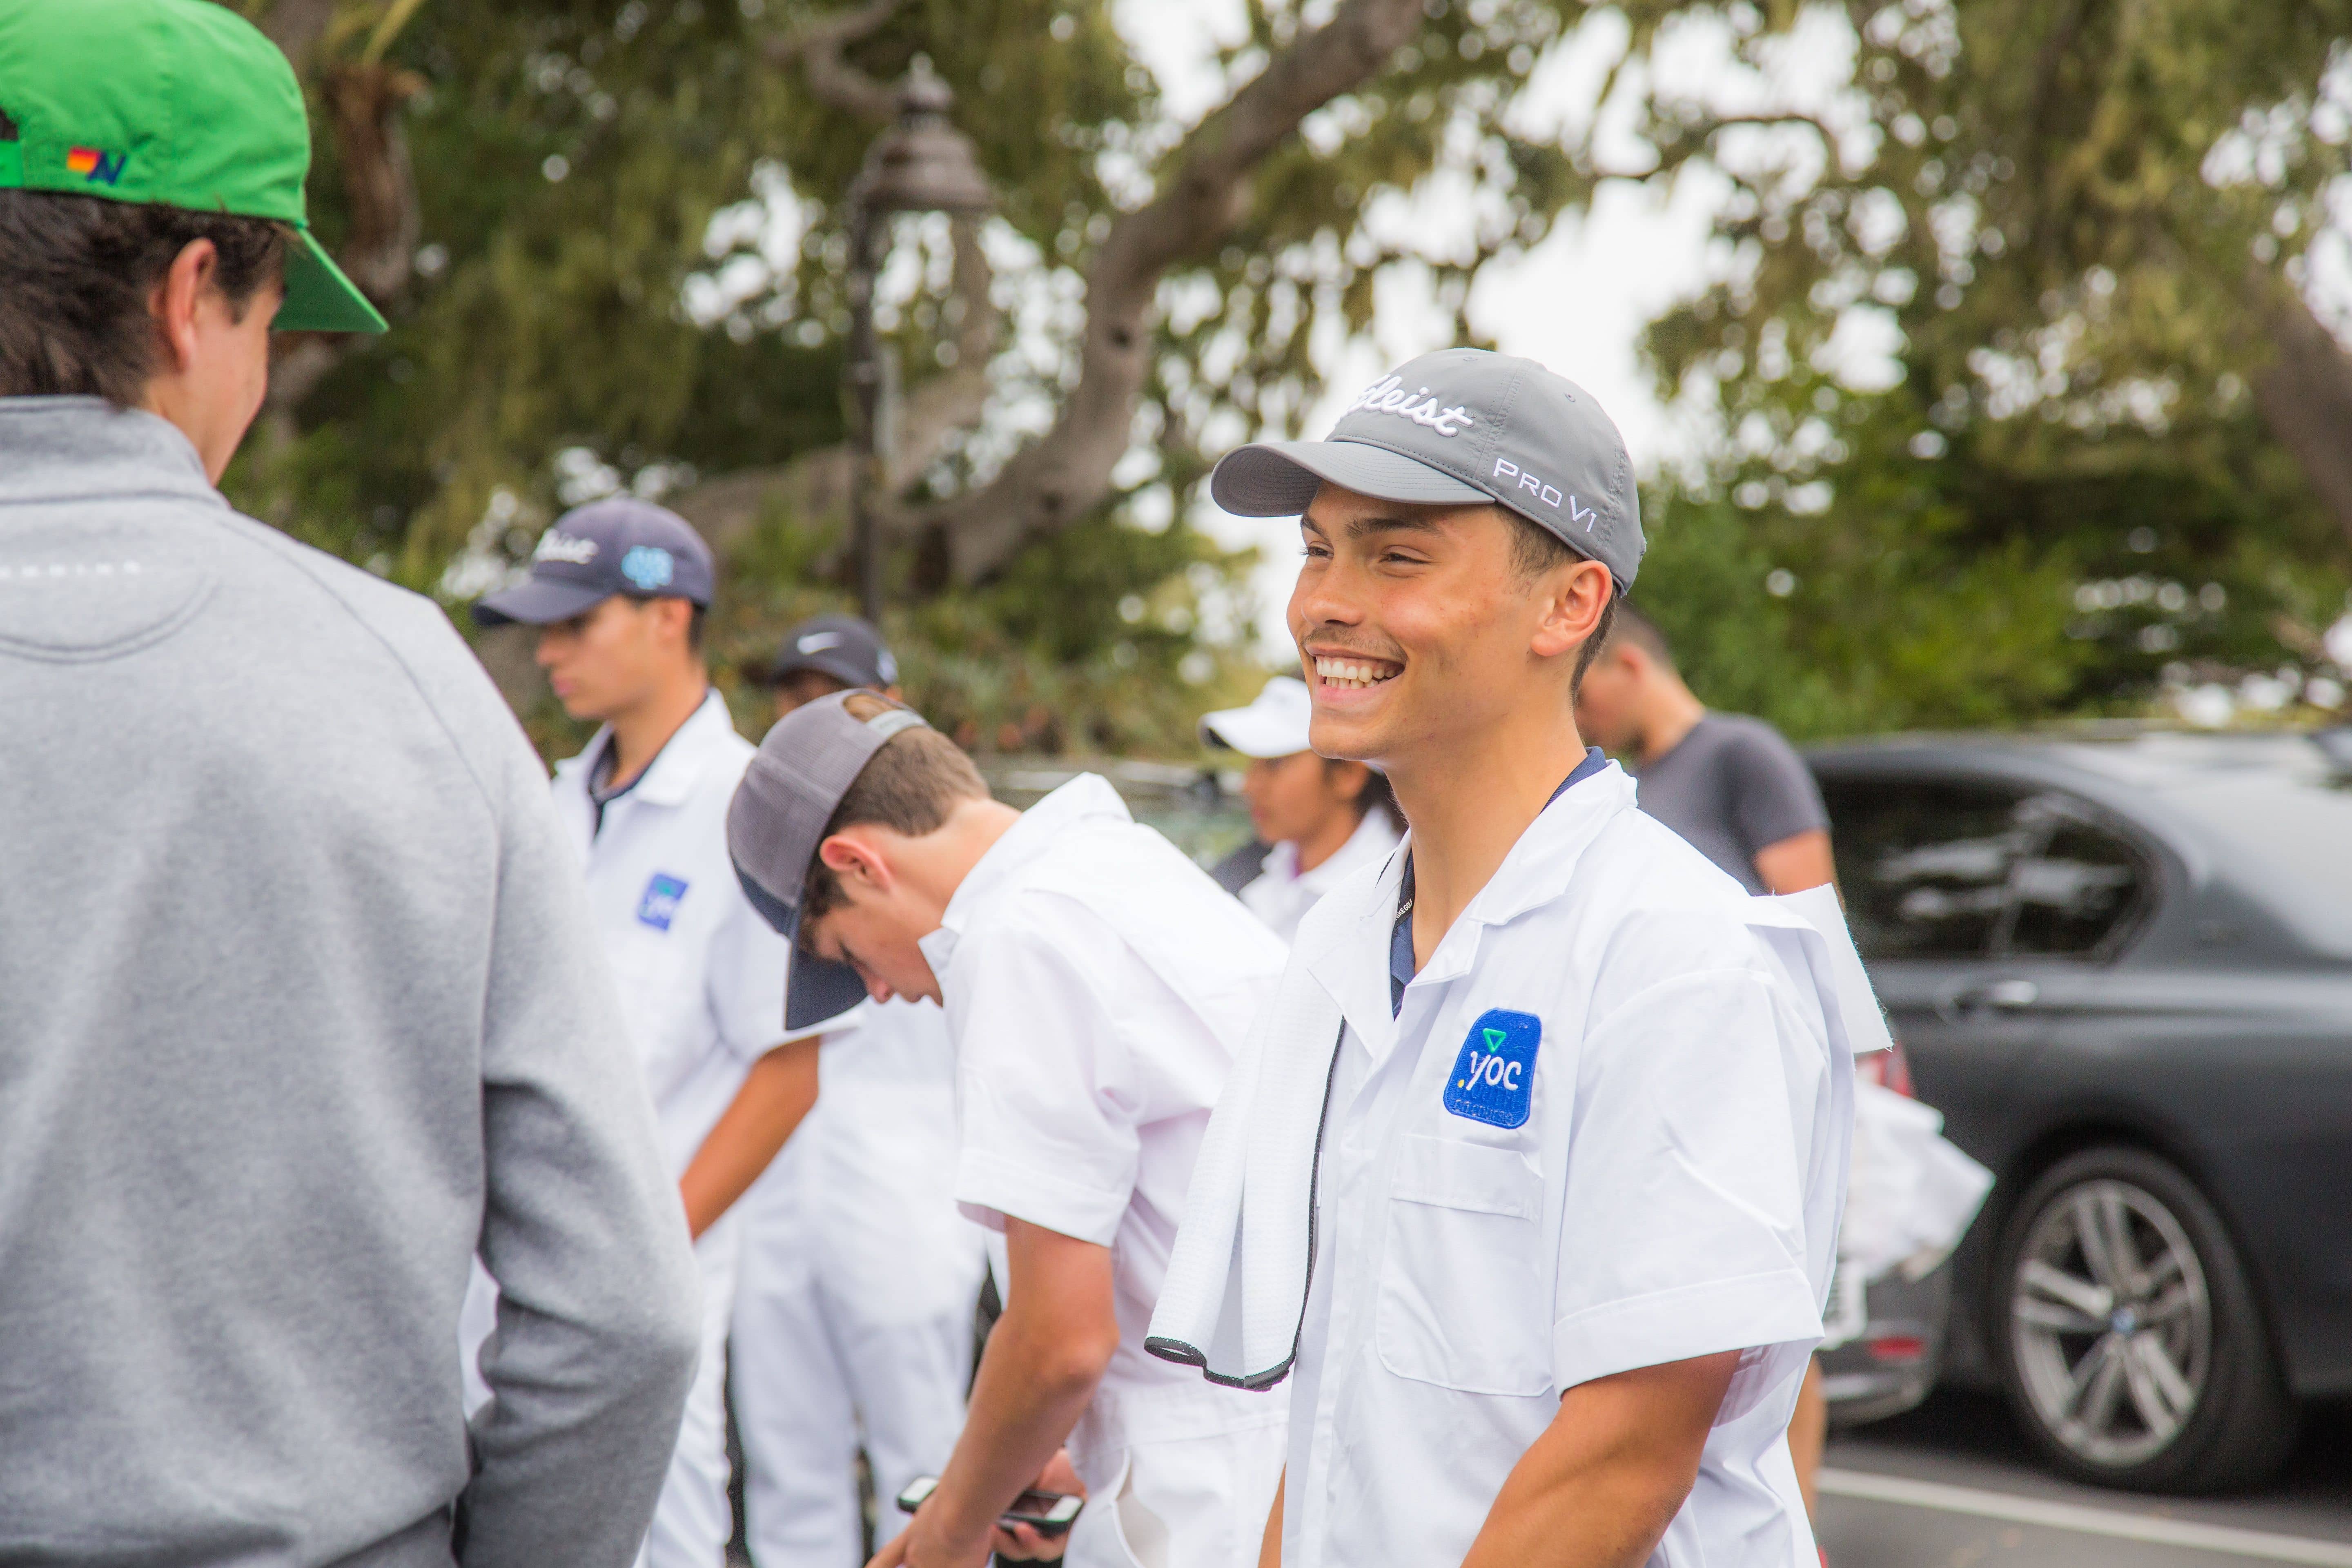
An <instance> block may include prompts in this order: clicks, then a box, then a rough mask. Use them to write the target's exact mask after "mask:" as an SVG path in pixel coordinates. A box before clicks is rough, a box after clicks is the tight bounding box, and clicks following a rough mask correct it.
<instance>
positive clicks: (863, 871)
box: [728, 691, 1284, 1568]
mask: <svg viewBox="0 0 2352 1568" xmlns="http://www.w3.org/2000/svg"><path fill="white" fill-rule="evenodd" d="M728 841H729V846H730V849H731V850H732V852H733V854H734V857H735V865H736V868H737V871H738V873H739V874H740V876H741V877H742V879H743V880H744V884H745V886H746V888H747V889H749V890H750V891H751V895H752V898H753V900H754V902H755V903H757V904H758V905H759V906H760V909H761V912H762V913H763V914H765V915H766V916H767V917H768V919H769V920H770V921H771V922H772V923H773V924H774V925H775V926H776V929H777V930H779V931H783V932H785V933H786V934H787V935H793V934H795V933H796V934H797V941H798V943H799V947H798V951H797V952H796V954H795V957H794V961H793V975H792V991H791V994H790V997H789V999H788V1002H787V1005H786V1013H785V1016H786V1019H787V1021H788V1022H797V1021H798V1020H800V1019H802V1018H803V1017H806V1018H814V1017H820V1016H824V1015H825V1014H827V1013H829V1012H836V1011H838V1010H839V1009H840V1007H841V1006H843V1005H845V1002H849V1001H855V1000H856V999H858V998H859V997H861V996H865V995H869V994H870V995H871V996H872V998H873V999H874V1000H875V1001H877V1002H883V1001H887V1000H888V999H889V998H891V997H892V996H900V997H906V998H909V999H914V998H921V997H929V998H930V999H931V1000H933V1001H937V1002H940V1003H941V1005H943V1006H944V1007H945V1008H946V1010H947V1018H948V1033H949V1037H950V1040H952V1042H953V1043H954V1047H955V1052H956V1058H957V1063H956V1065H957V1074H958V1079H957V1082H958V1089H957V1096H956V1117H957V1121H958V1131H959V1133H960V1147H959V1149H958V1151H957V1155H956V1178H955V1195H956V1199H957V1201H958V1202H959V1203H960V1204H961V1205H962V1207H963V1210H964V1212H965V1214H967V1215H970V1216H971V1218H973V1219H975V1220H977V1221H979V1222H980V1223H981V1224H982V1225H983V1226H987V1227H988V1228H989V1229H991V1230H992V1231H994V1232H996V1233H997V1234H998V1236H1000V1237H1002V1240H1001V1242H1000V1243H998V1244H997V1245H996V1247H994V1248H992V1250H993V1251H994V1253H995V1257H994V1262H995V1264H996V1267H997V1268H998V1280H999V1283H1000V1284H1001V1285H1002V1286H1003V1297H1004V1314H1003V1317H1001V1318H1000V1319H998V1320H997V1323H996V1326H995V1328H994V1330H993V1331H991V1333H990V1335H989V1340H988V1348H987V1350H986V1351H985V1352H983V1353H982V1357H981V1363H980V1373H979V1376H978V1378H977V1379H976V1380H975V1381H974V1383H973V1384H972V1390H971V1408H970V1412H969V1414H968V1415H967V1416H966V1418H965V1423H964V1429H963V1435H962V1436H961V1438H960V1439H959V1440H958V1441H957V1443H956V1447H955V1452H954V1454H953V1455H952V1456H951V1457H950V1458H949V1460H948V1463H947V1466H946V1468H944V1469H943V1470H942V1471H941V1472H940V1478H939V1487H938V1489H936V1490H935V1491H933V1492H932V1493H931V1494H930V1496H929V1500H926V1501H925V1502H924V1503H923V1504H922V1506H921V1507H920V1509H919V1510H918V1511H917V1512H916V1514H915V1517H914V1520H913V1521H912V1522H911V1523H910V1524H909V1525H908V1528H907V1530H906V1531H904V1533H902V1534H901V1535H899V1536H898V1539H897V1540H895V1541H893V1542H890V1543H889V1544H887V1546H885V1547H884V1548H883V1550H882V1552H880V1554H879V1555H878V1556H877V1558H876V1559H875V1563H876V1564H877V1568H896V1565H897V1564H899V1563H908V1564H913V1565H915V1568H979V1565H980V1564H982V1563H985V1562H986V1561H987V1558H988V1553H989V1550H990V1547H991V1544H992V1542H993V1544H994V1545H995V1546H996V1548H997V1549H998V1550H999V1551H1002V1552H1007V1553H1008V1554H1010V1555H1014V1556H1022V1557H1028V1556H1039V1555H1059V1554H1060V1553H1059V1552H1058V1550H1057V1549H1056V1547H1055V1545H1054V1543H1050V1542H1043V1541H1041V1540H1040V1539H1039V1538H1038V1536H1037V1535H1036V1534H1035V1533H1034V1531H1031V1530H1030V1528H1029V1527H1028V1526H1026V1525H1023V1526H1020V1527H1019V1528H1018V1529H1017V1530H1015V1531H1011V1532H1007V1531H1003V1530H1000V1529H998V1528H997V1527H996V1521H997V1519H998V1517H999V1516H1000V1514H1002V1513H1003V1510H1004V1509H1005V1508H1006V1506H1007V1505H1008V1504H1010V1503H1011V1502H1012V1501H1013V1500H1014V1498H1015V1497H1016V1496H1018V1495H1019V1493H1020V1492H1021V1491H1022V1489H1024V1488H1025V1487H1029V1486H1031V1485H1033V1484H1037V1483H1038V1482H1039V1480H1040V1478H1041V1476H1043V1475H1044V1474H1045V1470H1046V1468H1047V1467H1048V1465H1049V1464H1050V1463H1052V1462H1054V1461H1055V1454H1056V1450H1057V1449H1059V1448H1061V1447H1064V1446H1065V1444H1066V1446H1067V1448H1068V1456H1069V1463H1070V1465H1071V1466H1073V1467H1075V1468H1076V1476H1077V1479H1079V1480H1081V1481H1083V1483H1084V1485H1085V1488H1086V1492H1087V1500H1086V1504H1085V1510H1084V1511H1083V1512H1082V1513H1081V1514H1080V1515H1079V1517H1078V1520H1077V1522H1076V1527H1075V1528H1074V1529H1073V1530H1072V1531H1071V1532H1070V1535H1069V1537H1068V1540H1067V1542H1066V1544H1067V1548H1068V1550H1067V1559H1068V1561H1069V1562H1070V1563H1073V1564H1076V1565H1077V1568H1134V1564H1136V1563H1144V1564H1147V1565H1148V1568H1244V1565H1246V1564H1247V1563H1251V1562H1253V1561H1255V1558H1256V1554H1257V1545H1258V1541H1259V1539H1260V1536H1261V1534H1262V1532H1263V1528H1264V1525H1265V1518H1266V1510H1267V1509H1268V1507H1269V1505H1270V1504H1271V1502H1272V1500H1273V1495H1274V1485H1275V1476H1276V1471H1277V1470H1278V1469H1279V1468H1280V1467H1281V1463H1282V1445H1283V1429H1282V1422H1283V1414H1284V1413H1283V1409H1282V1406H1281V1405H1280V1404H1279V1403H1278V1402H1276V1401H1272V1400H1267V1399H1262V1398H1258V1397H1255V1396H1254V1395H1251V1394H1243V1393H1237V1392H1235V1391H1233V1390H1228V1389H1214V1388H1204V1387H1202V1385H1201V1384H1200V1382H1199V1380H1198V1379H1196V1378H1193V1377H1192V1376H1191V1375H1190V1374H1189V1373H1184V1372H1182V1371H1181V1370H1180V1369H1178V1368H1175V1367H1171V1366H1168V1365H1165V1364H1163V1363H1160V1362H1157V1361H1154V1360H1153V1359H1152V1358H1151V1357H1150V1355H1149V1354H1147V1353H1146V1352H1145V1350H1144V1345H1143V1334H1144V1329H1145V1327H1146V1325H1147V1323H1148V1322H1149V1321H1150V1315H1151V1304H1152V1301H1153V1300H1154V1299H1155V1298H1157V1296H1158V1295H1159V1292H1160V1277H1161V1271H1162V1269H1163V1268H1165V1266H1166V1263H1167V1258H1168V1249H1169V1247H1170V1246H1171V1243H1172V1242H1173V1240H1174V1238H1175V1222H1176V1215H1177V1211H1178V1210H1179V1209H1180V1208H1181V1206H1182V1205H1183V1202H1184V1193H1185V1190H1186V1187H1187V1185H1188V1184H1189V1183H1190V1182H1191V1179H1192V1161H1193V1155H1194V1153H1195V1152H1196V1151H1197V1150H1198V1148H1199V1147H1200V1142H1201V1134H1202V1131H1203V1129H1204V1128H1205V1127H1206V1126H1207V1124H1208V1120H1209V1112H1210V1109H1211V1108H1212V1107H1213V1105H1215V1103H1216V1101H1217V1096H1218V1093H1219V1091H1220V1090H1221V1089H1223V1086H1224V1081H1225V1076H1226V1073H1227V1070H1228V1069H1229V1068H1230V1067H1231V1065H1232V1061H1233V1057H1234V1052H1235V1051H1236V1050H1237V1049H1238V1048H1239V1047H1240V1045H1241V1042H1242V1038H1243V1037H1244V1034H1245V1033H1246V1032H1247V1029H1248V1027H1249V1023H1250V1020H1251V1018H1252V1017H1253V1016H1255V1014H1256V1012H1257V1010H1258V1007H1259V1005H1260V1004H1261V1003H1263V1002H1264V1001H1265V998H1266V996H1267V994H1269V993H1270V992H1271V990H1272V988H1273V984H1274V980H1275V977H1276V974H1278V973H1280V971H1281V968H1282V959H1283V951H1284V950H1283V945H1282V942H1281V941H1280V940H1279V939H1278V938H1276V936H1275V935H1274V934H1273V933H1272V932H1270V931H1267V930H1266V929H1265V927H1264V926H1263V925H1261V924H1259V923H1258V921H1256V920H1255V919H1254V918H1253V917H1252V916H1251V915H1250V913H1249V911H1247V910H1244V909H1243V908H1242V907H1241V905H1239V904H1238V903H1235V902H1234V900H1233V899H1232V898H1230V897H1229V896H1227V895H1226V893H1225V892H1224V891H1223V889H1220V888H1219V887H1217V885H1216V884H1215V883H1213V882H1212V881H1211V880H1210V879H1209V878H1208V877H1207V875H1206V874H1205V873H1203V872H1202V870H1201V869H1200V868H1197V867H1195V866H1194V865H1193V864H1192V862H1191V861H1189V860H1187V859H1186V858H1184V856H1183V854H1182V853H1181V851H1179V850H1178V849H1177V848H1176V847H1175V846H1173V845H1171V844H1170V843H1169V842H1168V841H1167V840H1166V839H1165V838H1162V837H1160V835H1159V834H1157V833H1154V832H1152V831H1151V830H1150V828H1147V827H1143V826H1139V825H1138V824H1137V823H1136V822H1135V821H1134V820H1133V819H1132V818H1131V817H1129V815H1128V812H1127V808H1126V806H1125V805H1123V804H1122V803H1121V802H1120V800H1119V797H1118V795H1116V794H1115V793H1113V791H1112V790H1111V787H1110V785H1109V784H1107V783H1105V782H1104V781H1103V780H1102V779H1101V778H1099V777H1097V776H1096V775H1095V774H1092V773H1085V774H1081V775H1080V776H1078V777H1077V778H1076V779H1073V780H1071V781H1070V782H1069V783H1067V784H1064V785H1062V786H1061V787H1060V788H1059V789H1056V790H1055V791H1054V792H1053V793H1052V794H1050V795H1046V796H1045V798H1044V799H1043V800H1041V801H1039V802H1038V803H1037V804H1036V805H1033V806H1031V807H1030V808H1029V809H1028V810H1027V811H1026V812H1016V811H1014V810H1013V808H1012V807H1011V806H1009V805H1004V804H1003V803H1002V802H999V801H996V800H993V799H991V798H990V796H989V793H988V786H987V785H986V784H984V783H982V780H981V777H980V774H979V773H978V771H977V770H976V769H974V768H973V766H972V763H971V759H970V758H969V757H967V756H965V755H964V754H963V752H961V750H959V749H958V748H957V747H956V745H955V743H954V742H951V741H950V740H949V739H948V738H947V737H946V736H944V735H941V734H940V733H939V732H938V731H935V730H933V729H931V728H930V727H929V725H927V724H925V723H924V722H923V721H922V719H921V718H920V717H919V715H917V714H916V713H915V712H914V711H913V710H910V709H908V708H906V707H904V706H902V705H900V704H898V703H896V702H893V701H891V700H889V699H887V698H886V697H883V696H881V695H879V694H877V693H874V692H866V691H851V692H845V693H842V694H840V695H837V696H832V697H825V698H821V699H819V700H816V701H814V702H811V703H807V704H805V705H804V706H803V707H800V708H798V709H795V710H793V711H792V712H790V713H788V714H786V715H785V716H784V717H783V718H782V720H781V721H778V723H777V724H776V727H775V728H774V729H772V730H771V731H769V732H768V737H767V739H766V740H765V741H763V742H761V745H760V752H759V755H758V756H757V757H755V758H753V759H752V762H751V767H750V769H749V770H747V771H746V773H745V774H744V777H743V784H742V787H741V788H740V790H739V791H737V793H736V796H735V805H734V806H733V808H732V809H731V810H730V813H729V816H728ZM1047 1484H1050V1483H1047Z"/></svg>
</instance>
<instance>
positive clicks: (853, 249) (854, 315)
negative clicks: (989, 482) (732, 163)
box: [845, 56, 992, 622]
mask: <svg viewBox="0 0 2352 1568" xmlns="http://www.w3.org/2000/svg"><path fill="white" fill-rule="evenodd" d="M954 105H955V94H954V92H953V91H952V90H951V89H950V88H949V87H948V84H947V83H945V82H943V81H941V80H940V79H939V78H938V77H937V76H935V75H933V74H932V72H931V67H930V62H929V60H926V59H924V58H922V57H921V56H917V57H916V58H915V66H914V69H912V70H911V71H909V72H908V74H907V79H906V80H905V81H904V82H903V83H901V84H900V85H899V88H898V123H897V124H895V125H893V126H891V127H890V129H888V130H887V131H885V132H883V133H882V134H881V135H879V136H877V137H876V138H875V140H874V145H873V146H872V147H870V148H868V149H867V150H866V166H865V167H864V168H863V169H862V170H860V171H859V172H858V175H857V178H856V181H855V182H853V183H852V184H851V185H850V187H849V279H848V284H849V360H848V364H847V367H846V369H845V375H846V377H847V380H848V392H849V453H850V461H851V471H850V478H849V522H850V531H851V535H852V537H853V539H854V540H855V541H856V551H857V604H858V609H859V611H860V612H861V613H862V614H863V615H864V616H866V619H867V620H869V621H875V622H879V621H880V619H881V618H882V528H881V521H880V519H879V518H877V516H876V515H875V504H874V502H875V496H876V494H877V492H878V491H879V490H880V489H881V487H882V479H883V464H884V461H885V459H886V458H887V455H888V448H889V442H888V439H887V437H888V428H887V402H888V398H889V394H890V385H889V383H890V381H891V379H892V378H891V377H889V376H888V374H887V370H886V367H885V365H884V363H883V356H882V342H881V339H880V337H879V336H878V335H877V333H876V332H875V330H874V279H875V275H876V274H877V273H878V272H880V271H881V269H882V263H883V261H884V259H885V258H887V256H888V254H889V249H890V217H891V215H892V214H894V213H902V212H944V213H949V214H952V215H955V216H976V215H978V214H980V213H983V212H986V211H987V210H988V209H989V207H990V206H991V205H992V196H991V194H990V191H989V187H988V176H987V175H986V174H982V172H981V168H980V159H979V156H978V154H977V153H976V152H975V150H974V149H973V147H972V144H971V138H970V137H968V136H966V135H965V134H964V133H963V132H961V131H959V130H957V129H956V128H955V126H954V125H952V124H951V123H950V122H949V120H948V110H950V109H951V108H953V107H954Z"/></svg>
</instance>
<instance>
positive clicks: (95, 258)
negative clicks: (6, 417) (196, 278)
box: [0, 190, 294, 408]
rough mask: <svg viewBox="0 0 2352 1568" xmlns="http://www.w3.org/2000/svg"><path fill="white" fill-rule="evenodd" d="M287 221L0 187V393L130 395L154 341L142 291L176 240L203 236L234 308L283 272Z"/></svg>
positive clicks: (129, 400) (289, 232)
mask: <svg viewBox="0 0 2352 1568" xmlns="http://www.w3.org/2000/svg"><path fill="white" fill-rule="evenodd" d="M293 233H294V231H293V229H292V228H291V227H289V226H287V225H285V224H282V223H278V222H276V221H275V220H273V219H269V218H258V217H237V216H231V215H229V214H227V213H199V212H190V211H187V210H186V209H185V208H182V207H167V206H158V205H152V204H148V203H133V202H117V201H109V200H107V199H105V198H104V197H101V196H77V195H63V194H60V193H58V192H55V191H6V190H0V397H26V396H43V395H49V396H55V395H79V396H84V397H103V398H105V399H106V400H107V401H108V402H110V403H111V404H113V405H115V406H116V407H118V408H121V407H128V406H129V405H132V404H135V403H137V402H138V401H139V400H140V398H141V396H142V395H143V394H144V393H145V391H146V387H147V382H148V378H149V377H151V376H152V375H153V374H155V363H156V359H157V356H158V354H159V353H161V350H162V347H163V342H162V338H161V335H160V334H159V333H158V332H157V331H156V328H155V319H154V316H153V314H152V311H151V310H149V308H148V303H147V300H148V296H149V295H150V294H151V293H152V292H153V291H154V288H155V286H156V284H158V283H160V282H162V281H163V276H164V274H165V273H167V272H169V271H170V270H171V268H172V262H173V259H174V258H176V257H178V255H179V254H180V252H181V251H183V250H185V249H186V248H187V247H189V246H191V245H193V244H194V243H195V242H196V241H197V240H200V239H209V240H211V241H212V242H213V247H214V248H215V250H217V251H218V252H219V253H220V258H219V259H218V260H217V261H216V262H215V264H214V272H213V276H214V279H215V281H216V282H217V283H218V284H219V286H220V290H221V292H222V293H223V294H225V295H226V296H227V299H228V306H229V312H230V314H231V315H232V316H234V317H236V319H238V320H242V319H243V318H244V315H245V312H246V310H247V307H248V306H250V305H251V304H252V303H253V297H254V295H255V294H256V293H257V292H259V291H260V289H262V288H263V287H264V286H265V285H267V284H270V283H276V282H278V281H280V280H281V279H283V278H284V276H285V270H286V247H287V244H288V242H289V240H290V239H291V238H292V237H293Z"/></svg>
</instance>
